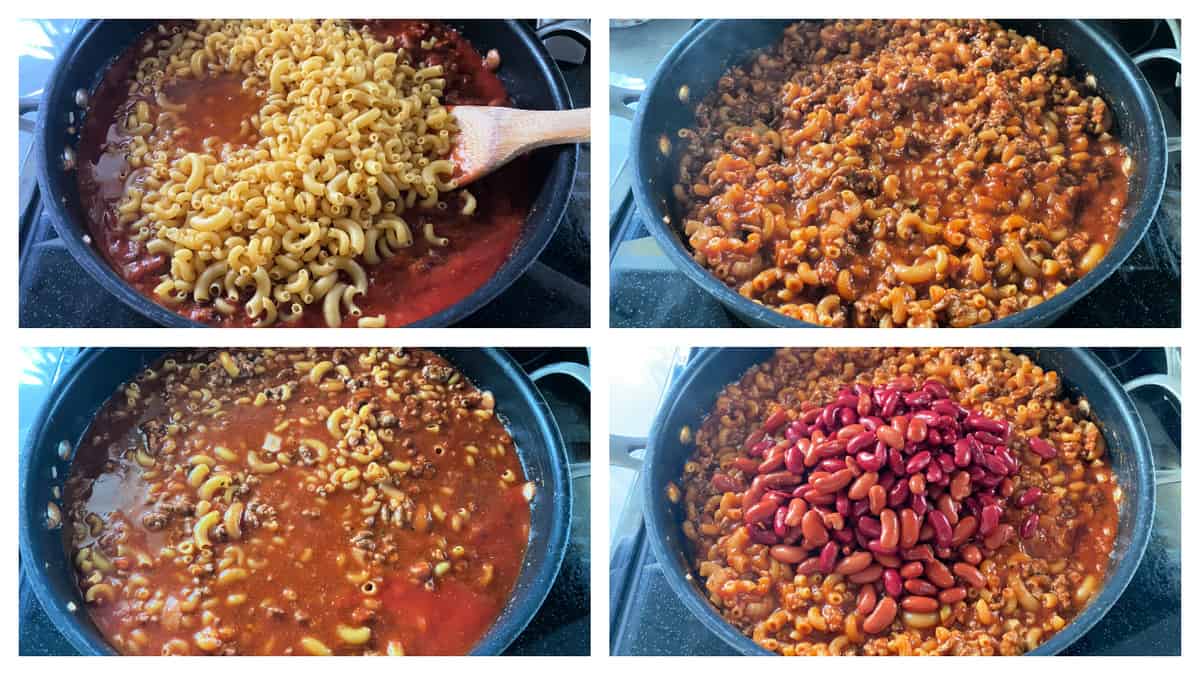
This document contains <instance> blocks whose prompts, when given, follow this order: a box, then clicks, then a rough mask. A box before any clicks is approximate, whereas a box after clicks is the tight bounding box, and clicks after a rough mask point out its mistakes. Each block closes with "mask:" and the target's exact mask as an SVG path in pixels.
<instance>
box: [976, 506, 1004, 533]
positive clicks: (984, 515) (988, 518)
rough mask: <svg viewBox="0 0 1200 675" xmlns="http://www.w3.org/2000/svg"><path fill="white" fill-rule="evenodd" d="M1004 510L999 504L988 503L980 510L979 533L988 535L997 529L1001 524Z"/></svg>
mask: <svg viewBox="0 0 1200 675" xmlns="http://www.w3.org/2000/svg"><path fill="white" fill-rule="evenodd" d="M1003 513H1004V510H1003V509H1001V508H1000V505H999V504H988V505H986V506H984V507H983V508H982V509H980V510H979V534H980V535H981V536H984V537H986V536H988V535H989V534H991V533H992V532H994V531H995V530H996V526H997V525H999V524H1000V516H1001V515H1002V514H1003Z"/></svg>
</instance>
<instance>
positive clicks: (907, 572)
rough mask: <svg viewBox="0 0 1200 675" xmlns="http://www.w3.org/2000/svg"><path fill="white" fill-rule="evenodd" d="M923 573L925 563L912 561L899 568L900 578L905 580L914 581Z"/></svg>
mask: <svg viewBox="0 0 1200 675" xmlns="http://www.w3.org/2000/svg"><path fill="white" fill-rule="evenodd" d="M924 573H925V563H923V562H921V561H920V560H914V561H912V562H910V563H904V564H903V565H901V566H900V576H901V577H903V578H905V579H915V578H917V577H919V576H921V575H922V574H924Z"/></svg>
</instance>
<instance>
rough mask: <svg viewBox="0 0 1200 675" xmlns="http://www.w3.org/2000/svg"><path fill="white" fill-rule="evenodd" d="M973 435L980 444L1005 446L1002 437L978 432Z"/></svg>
mask: <svg viewBox="0 0 1200 675" xmlns="http://www.w3.org/2000/svg"><path fill="white" fill-rule="evenodd" d="M971 435H972V436H974V437H975V439H976V440H977V441H979V442H980V443H983V444H985V445H992V446H998V445H1003V444H1004V439H1003V438H1001V437H1000V436H998V435H996V434H993V433H988V432H986V431H976V432H974V433H972V434H971Z"/></svg>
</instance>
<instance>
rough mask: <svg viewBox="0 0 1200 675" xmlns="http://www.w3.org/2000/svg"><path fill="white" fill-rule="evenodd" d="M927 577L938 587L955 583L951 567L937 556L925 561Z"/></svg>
mask: <svg viewBox="0 0 1200 675" xmlns="http://www.w3.org/2000/svg"><path fill="white" fill-rule="evenodd" d="M925 578H926V579H928V580H930V581H932V582H933V585H935V586H937V587H938V588H950V587H951V586H953V585H954V575H953V574H951V573H950V568H949V567H946V563H944V562H942V561H941V560H938V559H936V558H935V559H933V560H930V561H928V562H926V563H925Z"/></svg>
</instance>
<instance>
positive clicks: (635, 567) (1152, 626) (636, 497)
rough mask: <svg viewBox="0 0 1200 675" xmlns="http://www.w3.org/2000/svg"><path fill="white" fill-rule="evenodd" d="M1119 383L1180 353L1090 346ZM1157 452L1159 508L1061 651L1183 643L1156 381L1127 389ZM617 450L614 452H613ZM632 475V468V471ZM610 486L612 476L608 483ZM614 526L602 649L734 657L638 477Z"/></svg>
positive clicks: (1169, 407)
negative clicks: (1123, 569)
mask: <svg viewBox="0 0 1200 675" xmlns="http://www.w3.org/2000/svg"><path fill="white" fill-rule="evenodd" d="M1093 351H1094V352H1095V353H1096V354H1097V356H1099V357H1100V358H1101V359H1102V360H1103V361H1104V363H1105V364H1107V365H1108V366H1109V368H1110V369H1111V370H1112V372H1113V375H1114V376H1115V377H1116V378H1117V379H1118V380H1119V381H1121V382H1128V381H1130V380H1132V379H1134V378H1137V377H1141V376H1144V375H1151V374H1156V373H1171V374H1173V375H1174V376H1176V377H1177V376H1178V374H1179V371H1178V361H1177V357H1178V351H1177V350H1176V351H1175V353H1174V355H1173V358H1171V359H1170V361H1171V362H1170V364H1168V353H1167V351H1166V350H1164V349H1153V348H1145V349H1097V350H1093ZM689 354H690V352H689V353H684V354H678V355H676V358H675V359H674V360H673V365H672V366H671V374H670V376H668V377H667V378H666V382H665V384H664V386H663V389H662V391H663V392H666V391H667V390H669V389H670V386H671V382H672V381H674V379H675V378H676V377H677V376H678V375H679V373H680V372H681V371H682V369H683V367H684V366H685V365H686V363H687V360H688V355H689ZM1131 396H1132V398H1133V400H1134V403H1135V405H1136V406H1137V408H1138V411H1139V413H1140V414H1141V416H1142V421H1143V422H1144V423H1145V426H1146V431H1147V433H1148V434H1149V436H1150V443H1151V446H1152V448H1153V451H1154V455H1155V464H1156V466H1157V467H1158V470H1159V477H1160V483H1159V485H1158V494H1157V503H1156V504H1157V508H1156V510H1155V514H1154V526H1153V529H1152V530H1151V538H1150V542H1149V545H1148V546H1147V548H1146V553H1145V555H1144V556H1143V558H1142V562H1141V565H1140V566H1139V567H1138V569H1137V572H1136V573H1135V574H1134V577H1133V579H1132V581H1130V583H1129V586H1128V587H1127V588H1126V589H1125V592H1124V593H1123V594H1122V595H1121V598H1120V599H1119V600H1118V601H1117V603H1116V604H1115V605H1113V607H1112V608H1111V609H1110V610H1109V611H1108V614H1106V615H1105V617H1104V618H1103V619H1101V621H1100V622H1099V623H1098V624H1096V625H1095V626H1094V627H1093V628H1092V629H1091V630H1090V631H1088V632H1087V633H1086V634H1085V635H1083V637H1081V638H1080V639H1079V640H1078V641H1076V642H1075V643H1074V644H1073V645H1071V647H1069V648H1068V649H1067V650H1066V651H1065V652H1063V653H1064V654H1067V655H1090V656H1116V655H1139V656H1156V655H1178V654H1180V650H1181V636H1182V633H1181V624H1180V617H1181V605H1180V597H1181V587H1182V586H1181V565H1180V541H1181V537H1182V529H1181V524H1180V515H1181V510H1180V504H1181V499H1180V495H1181V484H1180V483H1179V482H1177V481H1175V482H1172V476H1174V477H1177V476H1178V471H1179V469H1180V465H1181V457H1180V443H1181V441H1180V438H1181V437H1180V428H1181V426H1180V425H1181V416H1180V410H1179V408H1178V402H1177V401H1176V400H1175V399H1173V398H1169V397H1167V396H1166V395H1164V394H1163V392H1162V390H1160V389H1157V388H1154V387H1146V388H1142V389H1137V390H1136V391H1134V392H1133V393H1132V394H1131ZM614 452H615V451H614ZM638 478H639V479H640V475H639V476H638ZM612 482H613V483H614V484H616V483H617V481H615V480H614V481H612ZM625 484H626V485H629V488H628V490H627V492H626V493H625V494H617V493H616V492H614V494H613V495H612V499H613V500H614V503H624V504H625V506H624V509H623V512H622V513H621V514H620V517H619V518H617V517H615V516H614V522H620V523H621V524H622V525H621V526H620V528H619V529H618V531H617V532H615V533H614V536H613V545H612V560H611V563H610V567H609V591H610V592H609V647H610V650H611V653H612V654H613V655H618V656H667V655H689V656H706V655H714V656H720V655H734V654H736V653H737V652H735V651H734V650H733V649H732V648H730V647H729V646H728V645H727V644H725V642H724V641H723V640H721V638H719V637H717V636H716V635H714V634H713V633H711V632H710V631H709V630H708V629H707V628H705V627H704V625H703V624H701V623H700V621H699V620H698V619H696V618H695V616H694V615H693V614H692V613H691V611H690V610H689V609H688V608H687V607H685V606H684V605H683V603H682V602H680V601H679V598H678V596H676V595H675V592H674V590H672V589H671V587H670V585H668V583H667V579H666V576H664V573H663V569H662V567H661V566H660V565H659V564H658V560H657V559H656V558H655V556H654V552H653V551H652V550H651V549H650V545H649V542H648V541H647V539H646V529H645V525H644V523H643V521H642V517H641V508H642V503H641V492H642V489H641V485H640V482H639V480H638V479H634V480H633V481H630V482H626V483H625Z"/></svg>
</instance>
